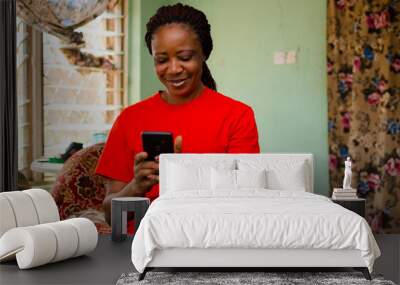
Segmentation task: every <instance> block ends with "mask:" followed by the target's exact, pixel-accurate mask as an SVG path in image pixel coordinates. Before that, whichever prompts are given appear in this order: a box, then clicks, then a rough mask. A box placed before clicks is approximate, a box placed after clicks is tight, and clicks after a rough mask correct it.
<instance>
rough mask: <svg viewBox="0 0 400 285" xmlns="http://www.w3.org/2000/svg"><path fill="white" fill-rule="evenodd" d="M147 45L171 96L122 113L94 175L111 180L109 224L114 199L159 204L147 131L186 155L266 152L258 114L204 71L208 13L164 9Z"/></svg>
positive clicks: (149, 32) (107, 208)
mask: <svg viewBox="0 0 400 285" xmlns="http://www.w3.org/2000/svg"><path fill="white" fill-rule="evenodd" d="M145 39H146V44H147V47H148V49H149V52H150V54H151V55H152V56H153V59H154V66H155V71H156V74H157V77H158V79H159V80H160V81H161V83H162V84H163V85H164V86H165V88H166V90H165V91H159V92H157V93H156V94H154V95H153V96H151V97H149V98H147V99H145V100H143V101H141V102H139V103H136V104H134V105H132V106H129V107H127V108H126V109H124V110H123V111H122V112H121V114H120V115H119V116H118V118H117V120H116V121H115V122H114V125H113V127H112V129H111V131H110V134H109V136H108V139H107V142H106V145H105V148H104V150H103V153H102V156H101V158H100V160H99V162H98V165H97V169H96V173H97V174H100V175H102V176H105V177H107V178H108V179H107V181H108V182H107V183H106V188H107V189H106V190H107V194H106V197H105V199H104V202H103V206H104V210H105V214H106V220H107V222H108V223H110V212H111V199H112V198H114V197H126V196H146V197H149V198H150V199H151V200H153V199H155V198H157V197H158V162H157V161H146V160H145V159H146V157H147V153H146V152H143V146H142V142H141V133H142V132H143V131H162V132H171V133H173V136H174V139H175V148H176V149H179V152H183V153H259V152H260V148H259V145H258V132H257V126H256V122H255V118H254V113H253V110H252V109H251V108H250V107H249V106H247V105H245V104H244V103H241V102H239V101H236V100H234V99H231V98H229V97H227V96H225V95H222V94H220V93H218V92H217V91H216V84H215V81H214V79H213V78H212V76H211V73H210V70H209V69H208V67H207V64H206V60H207V59H208V57H209V56H210V53H211V50H212V47H213V44H212V38H211V34H210V25H209V24H208V21H207V18H206V16H205V15H204V13H203V12H201V11H199V10H196V9H194V8H193V7H190V6H187V5H182V4H176V5H173V6H163V7H161V8H159V9H158V10H157V13H156V14H155V15H154V16H153V17H152V18H150V20H149V22H148V23H147V33H146V36H145Z"/></svg>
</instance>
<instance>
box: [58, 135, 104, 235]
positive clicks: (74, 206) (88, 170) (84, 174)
mask: <svg viewBox="0 0 400 285" xmlns="http://www.w3.org/2000/svg"><path fill="white" fill-rule="evenodd" d="M103 147H104V143H100V144H95V145H93V146H90V147H87V148H84V149H82V150H80V151H78V152H76V153H74V154H73V155H72V156H71V157H70V158H69V159H68V160H67V161H66V162H65V164H64V167H63V169H62V171H61V172H60V174H59V175H58V177H57V180H56V183H55V184H54V186H53V189H52V195H53V197H54V200H55V201H56V204H57V206H58V209H59V212H60V218H61V219H62V220H64V219H68V218H73V217H87V218H89V219H90V220H92V221H93V222H94V223H95V224H96V227H97V229H98V231H99V233H110V232H111V229H110V226H109V225H108V224H107V223H106V221H105V218H104V212H103V209H102V203H103V199H104V197H105V194H106V190H105V186H104V183H105V179H104V178H103V177H101V176H99V175H96V174H95V170H96V165H97V161H98V159H99V157H100V155H101V152H102V151H103Z"/></svg>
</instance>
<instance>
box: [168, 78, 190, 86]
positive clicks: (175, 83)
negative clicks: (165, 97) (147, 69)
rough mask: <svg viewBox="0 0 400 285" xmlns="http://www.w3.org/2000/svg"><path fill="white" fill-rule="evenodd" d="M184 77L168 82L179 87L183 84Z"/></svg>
mask: <svg viewBox="0 0 400 285" xmlns="http://www.w3.org/2000/svg"><path fill="white" fill-rule="evenodd" d="M185 80H186V79H182V80H170V81H169V82H170V83H171V84H172V85H173V86H174V87H179V86H181V85H183V83H185Z"/></svg>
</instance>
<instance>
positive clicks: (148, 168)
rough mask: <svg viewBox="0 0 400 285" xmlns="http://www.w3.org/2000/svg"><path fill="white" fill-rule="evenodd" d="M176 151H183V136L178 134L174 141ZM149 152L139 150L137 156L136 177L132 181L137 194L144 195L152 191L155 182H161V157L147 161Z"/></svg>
mask: <svg viewBox="0 0 400 285" xmlns="http://www.w3.org/2000/svg"><path fill="white" fill-rule="evenodd" d="M174 152H175V153H181V152H182V136H177V137H176V138H175V142H174ZM147 155H148V154H147V153H146V152H139V153H138V154H136V156H135V167H134V173H135V176H134V177H135V178H134V179H133V181H132V186H133V187H132V188H133V189H135V193H134V194H135V196H136V195H137V196H144V195H145V194H146V192H148V191H150V190H151V188H152V187H153V185H154V184H157V183H158V182H159V179H160V178H159V175H158V174H159V172H158V170H159V168H158V167H159V165H158V160H159V157H158V156H157V157H156V158H155V161H147V160H146V158H147Z"/></svg>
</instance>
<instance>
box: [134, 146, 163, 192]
mask: <svg viewBox="0 0 400 285" xmlns="http://www.w3.org/2000/svg"><path fill="white" fill-rule="evenodd" d="M146 158H147V153H146V152H139V153H137V154H136V156H135V166H134V174H135V175H134V178H133V180H132V182H131V184H132V188H133V189H134V190H133V191H134V196H144V195H145V194H146V193H147V192H148V191H150V190H151V188H152V187H153V185H155V184H157V183H158V181H159V178H158V162H156V161H148V160H146Z"/></svg>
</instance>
